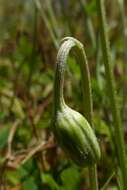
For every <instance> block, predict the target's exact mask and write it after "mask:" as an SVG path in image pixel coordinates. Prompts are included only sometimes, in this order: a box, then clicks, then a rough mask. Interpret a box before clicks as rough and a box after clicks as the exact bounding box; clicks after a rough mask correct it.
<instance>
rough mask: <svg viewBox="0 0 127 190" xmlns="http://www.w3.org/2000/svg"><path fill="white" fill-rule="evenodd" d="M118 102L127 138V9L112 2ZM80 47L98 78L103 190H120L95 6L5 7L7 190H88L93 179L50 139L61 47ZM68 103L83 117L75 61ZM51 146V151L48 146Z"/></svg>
mask: <svg viewBox="0 0 127 190" xmlns="http://www.w3.org/2000/svg"><path fill="white" fill-rule="evenodd" d="M105 2H106V3H105V7H106V12H107V20H108V33H109V38H110V42H111V60H112V67H113V74H114V77H115V81H116V89H117V101H118V104H119V109H120V111H121V118H122V121H123V124H124V126H125V139H126V136H127V133H126V125H127V123H126V122H127V117H126V114H127V111H126V110H127V108H126V107H127V105H126V102H127V101H126V99H127V98H126V94H125V91H124V90H125V86H126V84H127V83H126V66H125V63H127V55H126V54H127V51H126V47H127V37H126V36H127V28H126V27H127V24H126V16H127V15H126V14H125V13H126V12H127V2H125V3H124V2H123V1H122V0H112V1H109V0H107V1H105ZM65 36H73V37H75V38H77V39H79V40H80V41H81V42H82V43H83V44H84V47H85V50H86V54H87V58H88V64H89V69H90V73H91V83H92V96H93V107H94V115H93V119H94V126H95V132H96V135H97V137H98V140H99V143H100V146H101V150H102V158H101V161H100V163H99V166H98V178H99V186H100V188H101V187H102V186H103V185H104V184H105V183H106V182H107V180H109V181H110V182H109V185H108V187H106V189H107V190H110V189H111V190H118V189H119V184H118V181H117V179H116V162H115V154H116V153H115V150H114V145H113V143H112V141H113V126H112V117H111V110H110V108H109V102H108V98H107V97H108V90H110V89H108V88H107V86H106V82H105V72H104V67H103V62H102V52H101V45H100V34H99V22H98V18H97V8H96V0H79V1H77V0H69V1H67V0H40V1H39V0H27V1H26V0H13V1H9V0H6V1H4V0H0V190H5V189H6V190H29V189H30V190H88V189H89V188H88V187H89V182H88V171H87V169H81V168H78V167H77V166H75V165H74V164H73V163H71V162H70V161H68V159H67V157H66V156H65V155H64V153H63V152H62V150H61V148H60V147H59V146H58V145H57V143H56V141H55V139H54V137H53V134H52V133H51V131H50V129H49V127H50V121H51V117H52V98H53V80H54V73H55V65H56V55H57V51H58V48H59V44H60V40H61V39H62V38H63V37H65ZM67 71H68V72H67V73H66V75H67V80H66V81H65V97H66V101H67V103H68V104H69V105H70V106H71V107H72V108H74V109H76V110H77V111H80V112H81V113H82V112H83V107H82V106H83V104H82V93H81V89H80V83H81V79H80V72H79V66H78V65H77V64H76V62H75V60H74V59H73V58H72V57H70V58H69V67H68V68H67ZM44 145H45V146H44Z"/></svg>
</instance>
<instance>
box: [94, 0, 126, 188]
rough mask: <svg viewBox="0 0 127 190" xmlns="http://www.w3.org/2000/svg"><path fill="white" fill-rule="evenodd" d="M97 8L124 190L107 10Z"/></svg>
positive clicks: (123, 158) (123, 160)
mask: <svg viewBox="0 0 127 190" xmlns="http://www.w3.org/2000/svg"><path fill="white" fill-rule="evenodd" d="M97 8H98V17H99V19H100V29H101V43H102V52H103V60H104V65H105V72H106V79H107V84H108V85H107V86H108V88H109V90H108V92H109V100H110V105H111V110H112V116H113V122H114V130H115V134H114V136H115V143H116V148H117V150H116V152H117V156H118V162H119V166H120V169H121V173H122V179H123V190H126V189H127V168H126V162H127V159H126V152H125V145H124V138H123V132H122V130H123V129H122V122H121V118H120V113H119V110H118V106H117V103H116V93H115V87H114V79H113V74H112V70H111V67H110V66H111V60H110V46H109V39H108V35H107V31H106V28H107V26H106V17H105V9H104V0H97Z"/></svg>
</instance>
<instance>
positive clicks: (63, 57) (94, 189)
mask: <svg viewBox="0 0 127 190" xmlns="http://www.w3.org/2000/svg"><path fill="white" fill-rule="evenodd" d="M62 42H63V43H62V45H61V47H60V49H59V52H58V56H57V68H56V75H55V84H54V85H55V86H54V101H55V102H54V105H55V106H54V108H55V110H54V113H55V114H56V111H57V110H58V109H60V108H61V104H63V103H64V98H63V86H64V72H65V68H66V63H67V59H68V57H69V53H70V51H72V50H73V51H72V53H74V55H75V56H76V60H77V62H78V63H79V65H80V71H81V79H82V80H81V81H82V92H83V104H84V116H85V118H86V119H87V120H88V122H89V123H90V125H91V126H93V122H92V112H93V110H92V107H93V106H92V95H91V83H90V73H89V69H88V64H87V58H86V54H85V51H84V47H83V45H82V44H81V43H80V42H79V41H78V40H76V39H74V38H72V37H66V38H64V39H63V41H62ZM58 106H59V107H58ZM89 174H90V175H89V176H90V186H91V190H98V183H97V172H96V165H94V166H91V167H90V168H89Z"/></svg>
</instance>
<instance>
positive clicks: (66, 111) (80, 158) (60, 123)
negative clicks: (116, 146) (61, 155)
mask: <svg viewBox="0 0 127 190" xmlns="http://www.w3.org/2000/svg"><path fill="white" fill-rule="evenodd" d="M53 128H54V133H55V135H56V138H57V140H58V142H59V143H60V145H61V147H62V148H63V150H64V151H65V153H66V154H67V155H68V157H69V158H70V159H71V160H72V161H74V163H76V164H77V165H78V166H83V167H86V166H91V165H92V164H94V163H96V162H98V161H99V159H100V148H99V144H98V142H97V138H96V136H95V134H94V132H93V129H92V128H91V127H90V125H89V123H88V122H87V120H86V119H85V118H84V117H83V116H82V115H81V114H80V113H78V112H76V111H74V110H73V109H71V108H69V107H68V106H67V105H64V106H62V108H61V109H60V110H58V111H57V114H56V116H55V118H54V121H53Z"/></svg>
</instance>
